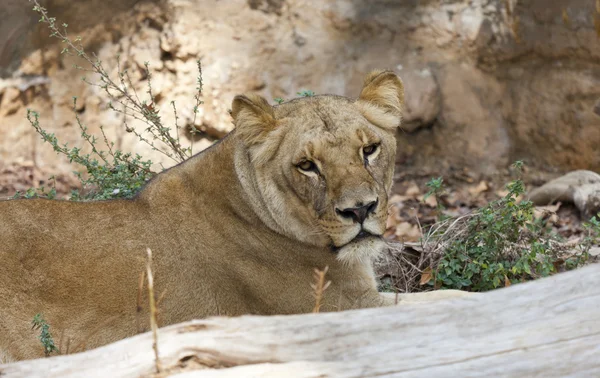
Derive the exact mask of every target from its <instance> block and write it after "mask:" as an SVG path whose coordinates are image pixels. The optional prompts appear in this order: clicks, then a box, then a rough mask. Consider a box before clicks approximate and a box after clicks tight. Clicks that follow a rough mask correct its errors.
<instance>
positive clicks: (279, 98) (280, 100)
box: [273, 97, 285, 105]
mask: <svg viewBox="0 0 600 378" xmlns="http://www.w3.org/2000/svg"><path fill="white" fill-rule="evenodd" d="M273 101H275V102H276V103H278V104H280V105H281V104H283V103H284V102H285V100H284V99H282V98H281V97H277V98H274V99H273Z"/></svg>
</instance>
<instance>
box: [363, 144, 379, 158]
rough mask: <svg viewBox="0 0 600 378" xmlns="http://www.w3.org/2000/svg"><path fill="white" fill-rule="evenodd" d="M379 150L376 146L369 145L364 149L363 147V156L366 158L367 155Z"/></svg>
mask: <svg viewBox="0 0 600 378" xmlns="http://www.w3.org/2000/svg"><path fill="white" fill-rule="evenodd" d="M377 148H379V145H378V144H370V145H368V146H366V147H363V156H364V157H365V158H366V157H367V156H369V155H373V154H374V153H375V151H377Z"/></svg>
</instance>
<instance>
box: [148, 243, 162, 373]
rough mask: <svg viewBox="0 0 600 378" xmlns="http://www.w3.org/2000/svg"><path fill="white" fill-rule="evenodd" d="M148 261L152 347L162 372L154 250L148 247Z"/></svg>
mask: <svg viewBox="0 0 600 378" xmlns="http://www.w3.org/2000/svg"><path fill="white" fill-rule="evenodd" d="M146 251H147V252H148V261H147V263H146V272H147V274H148V297H149V301H150V327H151V328H152V349H154V364H155V365H154V366H155V368H156V372H157V373H160V370H161V368H160V360H159V357H158V326H157V325H156V303H155V299H154V277H153V276H152V250H150V248H146Z"/></svg>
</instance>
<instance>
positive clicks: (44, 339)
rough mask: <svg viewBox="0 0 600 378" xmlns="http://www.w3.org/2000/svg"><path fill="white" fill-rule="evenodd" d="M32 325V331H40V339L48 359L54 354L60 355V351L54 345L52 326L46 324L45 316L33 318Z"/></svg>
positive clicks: (38, 315) (37, 315) (40, 315)
mask: <svg viewBox="0 0 600 378" xmlns="http://www.w3.org/2000/svg"><path fill="white" fill-rule="evenodd" d="M31 325H32V328H31V329H33V330H39V331H40V335H39V336H38V339H39V340H40V342H41V343H42V346H43V347H44V355H45V356H46V357H48V356H50V354H52V353H54V352H56V353H58V352H59V350H58V348H57V347H56V345H55V344H54V339H53V338H52V334H51V333H50V325H49V324H48V323H47V322H46V320H44V317H43V315H42V314H36V315H35V316H34V317H33V320H32V321H31Z"/></svg>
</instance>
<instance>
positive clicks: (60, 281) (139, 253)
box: [0, 72, 403, 360]
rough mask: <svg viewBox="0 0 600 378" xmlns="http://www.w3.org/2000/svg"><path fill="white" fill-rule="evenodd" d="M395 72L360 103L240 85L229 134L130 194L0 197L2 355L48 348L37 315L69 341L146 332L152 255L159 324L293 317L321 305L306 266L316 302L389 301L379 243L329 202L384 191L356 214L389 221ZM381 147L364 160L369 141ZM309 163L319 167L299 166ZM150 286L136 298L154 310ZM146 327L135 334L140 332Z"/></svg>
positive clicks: (376, 224)
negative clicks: (93, 198) (379, 285)
mask: <svg viewBox="0 0 600 378" xmlns="http://www.w3.org/2000/svg"><path fill="white" fill-rule="evenodd" d="M402 101H403V94H402V83H401V81H400V80H399V79H398V78H397V77H396V76H395V75H394V74H393V73H390V72H383V73H381V72H380V73H376V74H374V75H370V76H369V77H368V79H367V81H366V83H365V88H364V89H363V91H362V93H361V95H360V99H358V100H351V99H347V98H345V97H339V96H316V97H310V98H302V99H297V100H293V101H290V102H288V103H284V104H281V105H278V106H275V107H272V106H270V105H268V103H267V102H266V101H265V100H264V99H263V98H261V97H259V96H256V95H247V96H238V97H236V99H235V100H234V102H233V106H232V115H233V116H234V119H235V124H236V130H235V131H233V132H232V133H231V134H229V135H228V136H227V137H226V138H225V139H224V140H223V141H221V142H220V143H218V144H217V145H215V146H213V147H211V148H209V149H208V150H206V151H204V152H202V153H200V154H198V155H196V156H195V157H193V158H191V159H190V160H188V161H186V162H184V163H182V164H180V165H178V166H176V167H174V168H171V169H170V170H168V171H166V172H164V173H162V174H160V175H158V176H157V177H156V178H155V179H153V180H152V181H151V182H150V183H148V184H147V185H146V187H145V188H144V189H143V190H142V192H141V193H140V194H139V195H138V196H137V197H135V198H134V199H131V200H115V201H101V202H90V203H77V202H68V201H49V200H41V199H35V200H33V199H32V200H11V201H4V202H0V358H2V359H4V360H13V359H17V360H18V359H26V358H34V357H40V356H43V351H42V348H41V345H40V343H39V341H38V340H37V338H36V336H37V335H38V334H39V332H38V331H33V330H32V329H31V324H30V322H31V320H32V319H33V317H34V315H35V314H37V313H43V315H44V317H45V319H46V320H47V321H48V323H49V324H50V325H51V328H50V331H51V332H52V333H53V335H54V339H55V341H56V342H57V344H58V343H59V340H62V342H61V343H60V344H61V345H59V346H60V347H62V348H63V351H64V349H65V347H66V344H67V340H69V341H68V343H69V345H70V346H71V351H72V350H73V348H74V347H75V346H77V345H81V348H80V349H83V348H84V346H85V347H87V348H90V347H96V346H100V345H103V344H106V343H109V342H113V341H116V340H119V339H122V338H125V337H127V336H131V335H134V334H136V333H137V332H138V331H141V330H147V329H148V311H147V310H143V311H142V313H141V314H140V315H139V316H138V314H137V312H136V305H137V295H138V280H139V276H140V273H141V272H142V271H143V270H144V262H145V251H146V248H147V247H149V248H151V249H152V251H153V256H154V273H155V292H156V293H157V295H161V294H163V293H164V299H163V300H162V301H161V303H160V308H159V310H160V314H159V322H160V325H161V326H164V325H168V324H172V323H176V322H181V321H185V320H190V319H193V318H202V317H207V316H211V315H232V316H233V315H241V314H264V315H269V314H292V313H305V312H310V311H311V310H312V308H313V306H314V300H313V297H312V296H311V288H310V283H311V282H312V277H313V272H314V268H319V269H323V268H324V267H325V266H329V271H328V273H327V279H328V280H331V281H332V284H331V286H330V287H329V289H328V290H327V291H326V292H325V296H324V303H323V306H322V311H335V310H342V309H350V308H361V307H372V306H381V305H386V304H392V303H393V302H391V301H390V300H389V298H388V299H384V298H383V297H382V296H380V295H379V294H378V293H377V290H376V285H375V278H374V276H373V271H372V266H371V258H372V257H373V256H374V255H375V254H377V253H378V252H379V251H380V250H381V248H382V246H383V242H382V241H381V239H379V238H377V237H367V238H364V239H360V240H354V238H355V237H356V236H357V234H358V233H359V231H360V229H361V226H360V225H359V224H357V223H354V222H353V221H352V220H349V219H347V218H343V217H342V216H340V215H339V214H338V213H337V212H336V208H342V209H343V208H348V207H354V206H357V204H360V203H363V202H364V203H368V202H369V201H375V200H377V201H378V205H377V207H376V209H375V210H374V212H373V213H371V214H370V215H369V216H368V218H367V219H366V221H365V222H364V224H363V228H364V229H365V230H367V231H369V232H370V233H371V234H374V235H381V234H383V232H384V230H385V223H386V217H387V207H388V206H387V200H388V197H387V196H388V191H389V190H390V187H391V185H392V179H393V168H394V156H395V152H396V142H395V139H394V132H395V127H396V126H398V125H399V123H400V117H401V107H402ZM372 143H379V150H378V151H377V153H376V154H375V153H374V154H373V155H372V158H371V160H369V163H368V164H365V161H364V157H363V152H362V149H363V148H364V147H365V146H366V145H368V144H372ZM307 158H310V159H312V161H314V162H315V164H317V165H318V167H319V170H320V172H319V173H318V174H316V173H315V174H313V173H314V172H301V171H300V170H299V169H298V168H297V167H296V164H297V163H298V162H299V161H301V160H302V159H307ZM145 293H146V290H144V296H143V301H142V304H143V307H144V309H146V308H147V295H146V294H145ZM138 323H140V324H141V325H142V326H141V329H138Z"/></svg>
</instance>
